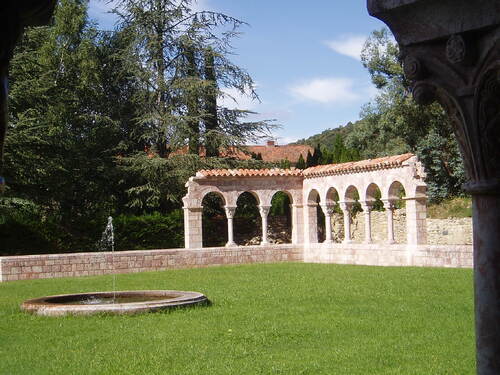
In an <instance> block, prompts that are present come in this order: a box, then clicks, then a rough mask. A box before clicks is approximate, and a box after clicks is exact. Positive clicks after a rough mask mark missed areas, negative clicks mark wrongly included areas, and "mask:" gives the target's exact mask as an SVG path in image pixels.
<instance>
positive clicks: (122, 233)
mask: <svg viewBox="0 0 500 375" xmlns="http://www.w3.org/2000/svg"><path fill="white" fill-rule="evenodd" d="M113 226H114V229H115V249H116V250H141V249H170V248H178V247H183V246H184V227H183V213H182V210H174V211H171V212H170V213H168V214H166V215H162V214H160V213H154V214H151V215H141V216H126V215H120V216H117V217H116V218H114V219H113Z"/></svg>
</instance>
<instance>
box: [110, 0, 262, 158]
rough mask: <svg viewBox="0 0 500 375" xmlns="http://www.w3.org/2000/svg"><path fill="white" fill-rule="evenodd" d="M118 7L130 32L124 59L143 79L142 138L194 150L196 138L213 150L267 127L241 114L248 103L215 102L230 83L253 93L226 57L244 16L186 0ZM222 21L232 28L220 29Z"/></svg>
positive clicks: (252, 137)
mask: <svg viewBox="0 0 500 375" xmlns="http://www.w3.org/2000/svg"><path fill="white" fill-rule="evenodd" d="M115 12H116V13H117V14H118V15H119V16H120V19H121V23H120V30H122V31H123V32H126V33H130V34H131V35H132V36H133V37H132V38H131V44H130V46H129V47H128V48H127V49H124V50H123V59H125V60H127V61H130V64H131V70H132V71H133V74H134V75H135V76H136V77H137V78H138V79H139V81H140V82H141V83H142V85H143V93H141V95H140V96H138V98H137V102H138V103H139V104H140V107H141V108H142V109H143V111H142V113H141V114H140V116H139V117H138V122H139V123H143V124H147V128H148V131H147V132H146V133H145V134H144V138H145V139H147V140H148V141H149V142H150V143H151V144H152V145H154V146H155V147H156V149H157V152H158V153H159V155H160V156H166V155H167V154H168V153H169V151H170V150H171V149H174V148H179V147H182V146H184V145H186V144H189V146H190V147H189V149H190V151H191V152H193V153H194V152H195V148H196V144H197V143H198V141H199V142H200V143H201V142H203V143H205V145H207V144H208V145H209V149H210V150H209V154H210V155H215V154H216V151H215V150H217V149H218V146H222V147H229V146H233V145H240V144H244V143H245V142H247V141H257V140H259V139H260V137H262V136H265V135H267V134H268V131H269V130H270V129H271V128H272V125H271V123H270V122H268V121H254V122H245V121H243V120H244V119H245V117H247V116H248V115H249V114H250V112H249V111H247V110H244V109H228V108H224V107H221V106H220V105H218V103H217V99H222V98H223V97H224V96H228V94H227V89H228V88H231V89H235V90H237V91H238V92H239V93H241V94H247V95H249V96H250V97H252V98H257V96H256V94H255V92H254V89H253V87H254V85H253V81H252V79H251V77H250V75H249V74H248V73H247V72H245V71H244V70H243V69H241V68H240V67H238V66H236V65H234V64H233V63H231V61H230V60H229V59H228V56H229V55H230V52H231V46H230V41H231V39H232V37H234V36H235V35H236V33H237V29H238V28H239V27H240V26H241V25H242V24H243V22H241V21H239V20H237V19H235V18H232V17H229V16H226V15H224V14H222V13H217V12H193V10H192V7H191V0H121V1H119V6H118V7H117V8H116V9H115ZM226 26H229V28H230V30H229V31H225V32H220V30H222V28H224V27H226ZM186 64H187V65H188V66H190V67H189V68H188V69H186ZM195 66H196V68H195ZM186 71H188V73H187V74H186ZM201 72H203V73H204V74H203V75H204V77H203V79H199V78H200V76H201V74H200V73H201ZM194 77H196V78H197V79H194ZM225 89H226V91H224V90H225ZM203 92H204V93H205V94H204V95H202V93H203ZM187 97H189V99H188V98H187ZM202 97H203V98H202ZM202 103H203V105H202ZM219 104H220V103H219ZM195 133H198V137H197V135H196V134H195ZM215 138H216V139H215Z"/></svg>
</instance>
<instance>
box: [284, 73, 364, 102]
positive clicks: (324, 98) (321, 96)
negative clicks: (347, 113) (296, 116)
mask: <svg viewBox="0 0 500 375" xmlns="http://www.w3.org/2000/svg"><path fill="white" fill-rule="evenodd" d="M353 85H354V81H353V80H352V79H349V78H332V77H331V78H314V79H312V80H310V81H307V82H304V83H301V84H298V85H295V86H292V87H290V89H289V91H290V92H291V94H292V95H294V96H295V97H297V98H299V99H302V100H308V101H313V102H318V103H322V104H335V103H337V104H338V103H347V102H351V101H355V100H358V99H359V98H360V97H359V95H358V94H356V92H355V91H354V87H353Z"/></svg>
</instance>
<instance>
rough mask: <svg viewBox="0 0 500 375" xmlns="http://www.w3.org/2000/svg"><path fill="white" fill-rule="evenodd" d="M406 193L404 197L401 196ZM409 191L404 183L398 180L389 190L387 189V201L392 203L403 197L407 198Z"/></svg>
mask: <svg viewBox="0 0 500 375" xmlns="http://www.w3.org/2000/svg"><path fill="white" fill-rule="evenodd" d="M402 191H403V192H404V195H401V192H402ZM406 194H407V191H406V189H405V186H404V184H403V183H401V182H399V181H398V180H395V181H393V182H392V183H391V184H390V185H389V188H388V189H387V199H389V200H390V201H397V200H399V199H401V198H403V197H406Z"/></svg>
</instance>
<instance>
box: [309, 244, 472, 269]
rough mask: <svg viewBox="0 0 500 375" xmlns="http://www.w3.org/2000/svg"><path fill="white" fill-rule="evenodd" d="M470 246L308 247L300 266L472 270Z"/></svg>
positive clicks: (370, 245) (353, 245)
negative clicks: (332, 264) (409, 267)
mask: <svg viewBox="0 0 500 375" xmlns="http://www.w3.org/2000/svg"><path fill="white" fill-rule="evenodd" d="M472 260H473V257H472V246H471V245H454V246H452V245H446V246H440V245H416V246H407V245H400V244H395V245H386V244H369V245H367V244H355V243H354V244H329V245H326V244H312V245H310V246H309V247H308V248H307V249H305V251H304V262H310V263H334V264H356V265H367V266H394V267H400V266H417V267H453V268H472Z"/></svg>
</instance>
